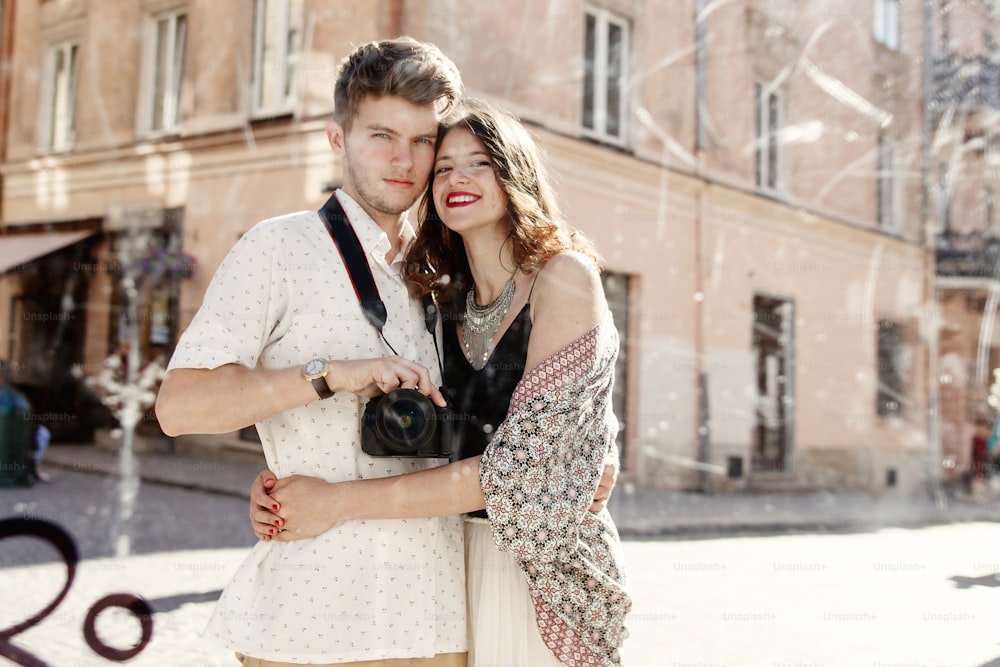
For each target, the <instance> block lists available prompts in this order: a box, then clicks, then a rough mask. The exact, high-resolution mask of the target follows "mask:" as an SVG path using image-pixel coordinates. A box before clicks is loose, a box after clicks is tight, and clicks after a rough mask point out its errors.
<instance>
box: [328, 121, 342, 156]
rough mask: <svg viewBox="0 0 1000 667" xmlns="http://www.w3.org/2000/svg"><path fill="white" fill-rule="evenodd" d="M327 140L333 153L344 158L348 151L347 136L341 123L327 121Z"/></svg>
mask: <svg viewBox="0 0 1000 667" xmlns="http://www.w3.org/2000/svg"><path fill="white" fill-rule="evenodd" d="M326 139H327V141H329V142H330V148H332V149H333V152H334V153H336V154H337V155H338V156H340V157H343V156H344V153H345V152H346V150H347V135H346V133H345V132H344V128H343V127H341V126H340V123H338V122H337V121H335V120H328V121H326Z"/></svg>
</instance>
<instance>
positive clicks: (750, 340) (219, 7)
mask: <svg viewBox="0 0 1000 667" xmlns="http://www.w3.org/2000/svg"><path fill="white" fill-rule="evenodd" d="M8 1H9V0H8ZM5 4H6V3H5ZM14 4H15V5H16V11H15V12H14V19H13V20H14V23H15V25H14V32H15V33H16V34H17V35H18V39H17V41H16V43H15V45H14V53H13V62H14V64H15V66H14V68H13V70H12V76H11V96H10V98H9V99H10V102H11V104H10V118H9V123H8V128H7V133H6V138H7V144H6V145H7V155H6V157H5V158H4V160H3V164H2V168H0V171H2V174H3V179H4V180H3V183H4V190H3V196H2V206H3V208H2V210H3V224H2V227H0V242H2V243H4V244H6V245H5V246H0V248H5V250H4V253H8V249H9V250H10V252H11V253H13V252H14V250H15V249H16V250H17V256H14V255H13V254H5V257H8V256H9V257H10V260H8V263H9V266H6V267H5V273H4V278H3V279H2V280H0V304H2V307H0V357H5V358H6V359H7V360H8V362H9V363H10V364H11V365H12V367H14V368H16V369H18V371H19V373H20V375H19V380H20V382H21V383H22V384H27V385H35V386H37V387H38V389H37V393H38V394H39V396H40V397H42V398H46V396H47V398H46V400H48V401H49V404H50V405H53V406H65V407H53V408H51V410H52V412H53V414H61V413H60V411H61V410H64V411H65V414H66V415H67V419H66V421H67V422H74V423H75V422H85V421H86V420H85V419H83V418H82V415H83V414H85V413H84V412H83V410H84V407H85V406H84V403H85V399H86V396H82V397H81V396H80V392H77V393H76V394H75V395H73V396H70V393H71V389H72V386H71V385H72V382H70V381H67V383H66V385H65V387H64V389H63V393H62V394H60V395H59V396H58V397H55V396H52V395H51V394H53V390H51V389H43V388H51V387H52V386H55V385H57V384H58V383H59V382H61V380H59V379H57V378H61V377H62V374H64V370H65V368H66V367H68V366H69V365H72V364H74V363H75V364H80V365H81V366H82V367H83V369H84V370H85V371H87V370H88V369H90V370H93V369H95V368H97V367H99V365H100V363H101V362H102V360H103V359H104V358H105V357H106V356H107V355H108V354H109V353H110V352H111V351H112V350H114V349H115V348H116V346H117V345H118V343H119V341H121V340H123V339H125V338H126V337H127V336H126V334H129V335H131V334H132V333H133V332H136V331H138V332H139V340H140V342H141V347H142V354H143V357H144V358H146V359H149V358H153V357H155V356H156V355H168V354H169V352H170V350H171V348H172V345H173V344H174V342H175V340H176V337H177V335H178V333H179V331H181V330H183V327H184V326H185V325H186V324H187V322H189V321H190V319H191V317H192V316H193V314H194V312H195V310H196V309H197V307H198V305H199V304H200V301H201V298H202V295H203V294H204V291H205V288H206V286H207V284H208V281H209V280H210V278H211V275H212V272H213V271H214V269H215V268H216V267H217V266H218V264H219V262H220V261H221V259H222V257H223V256H224V255H225V253H226V251H227V250H228V249H229V248H230V247H231V246H232V244H233V243H234V242H235V241H236V239H238V238H239V236H240V235H241V234H242V233H243V232H245V231H246V230H247V229H249V228H250V227H251V226H252V225H253V224H254V223H255V222H257V221H258V220H261V219H264V218H267V217H269V216H273V215H276V214H280V213H283V212H288V211H293V210H300V209H306V208H318V207H319V206H320V205H321V204H322V202H323V201H324V199H325V198H326V196H327V194H328V191H329V189H330V187H332V186H333V185H335V184H336V183H337V182H338V181H339V179H340V178H341V175H340V173H341V171H340V170H341V168H342V165H340V164H339V163H338V162H337V161H336V160H335V159H334V157H333V155H332V153H331V151H330V150H329V147H328V145H327V142H326V137H325V122H326V119H327V117H328V116H329V114H330V112H331V110H332V88H333V80H334V76H335V72H336V66H337V63H338V61H339V60H340V59H341V58H342V57H343V56H344V55H345V54H346V53H348V52H349V51H350V50H351V49H352V48H353V47H354V46H355V45H357V44H359V43H361V42H364V41H368V40H371V39H378V38H384V37H389V36H394V35H398V34H408V35H411V36H413V37H415V38H417V39H423V40H427V41H431V42H434V43H436V44H437V45H438V46H440V47H441V49H442V50H443V51H444V52H445V53H446V54H447V55H449V56H450V57H451V58H452V59H454V60H455V62H456V63H457V64H458V66H459V67H460V69H461V70H462V73H463V78H464V79H465V82H466V86H467V89H468V92H469V93H470V94H473V95H476V96H480V97H485V98H487V99H490V100H492V101H495V102H497V103H499V104H500V105H502V106H504V107H506V108H508V109H510V110H511V111H513V112H514V113H516V114H517V115H518V116H519V117H520V118H521V119H522V120H523V121H524V122H525V123H526V124H527V125H528V127H529V129H530V130H531V132H532V133H533V134H534V136H535V137H536V138H537V139H538V141H539V143H540V144H541V145H542V147H543V148H544V150H545V152H546V154H547V158H548V160H549V162H550V164H551V166H552V168H553V170H554V172H555V174H556V176H557V179H556V181H557V189H558V194H559V197H560V200H561V203H562V205H563V208H564V210H565V212H566V214H567V216H568V218H569V219H570V221H571V222H572V223H573V224H574V225H576V226H577V227H579V228H580V229H582V230H583V231H584V232H586V233H587V234H588V235H590V236H591V237H592V238H594V240H595V241H596V243H597V245H598V247H599V249H600V250H601V252H602V254H603V255H604V258H605V260H606V268H607V271H606V276H605V285H606V290H607V294H608V297H609V301H610V302H611V304H612V307H613V309H614V310H615V314H616V321H617V323H618V326H619V327H620V329H621V330H622V333H623V336H622V340H623V348H622V356H621V361H620V368H619V374H618V379H617V397H616V409H617V411H618V412H619V415H620V418H621V421H622V424H623V427H624V428H623V432H622V435H621V438H620V444H621V447H622V451H623V459H624V473H623V478H622V483H623V484H625V485H631V484H634V485H635V486H636V487H637V488H643V489H685V490H704V491H758V490H790V491H793V490H812V489H822V488H834V489H851V490H864V491H872V492H880V493H881V492H886V493H904V494H911V493H922V492H925V491H926V490H927V489H928V488H931V487H933V486H935V485H936V484H937V483H938V481H939V480H940V479H942V472H941V471H942V460H943V458H944V456H943V450H942V446H941V442H942V430H944V431H947V429H943V427H942V425H941V423H940V419H939V418H938V414H939V412H938V409H937V404H938V394H939V392H941V391H942V388H941V385H940V383H939V382H938V381H937V378H938V377H939V374H938V366H939V350H938V333H937V332H938V330H939V328H940V326H939V325H940V322H941V317H942V316H941V315H940V314H939V310H938V308H937V306H936V302H935V299H936V295H937V294H938V291H939V288H937V287H936V284H935V254H936V253H935V247H936V246H935V243H936V237H937V232H938V230H937V228H936V227H935V225H936V224H937V222H936V218H934V216H932V215H931V214H930V213H929V212H928V211H931V210H932V209H933V207H934V206H936V205H937V204H936V203H934V202H936V201H937V198H936V196H934V197H933V198H930V197H931V195H934V193H933V192H930V189H929V188H928V186H927V183H928V182H929V181H928V178H929V177H928V174H929V173H930V170H929V169H928V164H929V161H928V155H929V154H930V153H931V150H930V148H929V147H930V146H931V141H930V139H931V132H930V131H929V126H928V114H927V113H925V107H926V106H927V104H926V103H925V102H926V99H925V97H926V96H925V89H926V86H927V80H928V74H929V72H928V68H927V67H925V65H924V64H925V62H929V61H928V60H927V58H926V56H927V54H928V53H929V52H930V51H929V50H930V49H932V48H933V47H934V44H935V42H934V41H933V40H932V39H929V38H928V37H927V35H928V32H927V30H926V28H927V27H928V26H929V25H932V24H933V25H938V26H939V25H940V20H939V19H935V18H934V16H935V15H937V14H940V11H941V7H940V6H939V4H938V3H927V4H926V5H924V4H921V3H903V2H900V1H899V0H895V1H893V0H875V1H872V0H846V1H843V2H833V1H832V0H831V1H829V2H809V3H801V2H793V1H791V0H739V1H729V2H719V1H717V2H710V1H709V0H586V1H585V0H551V1H550V2H546V3H537V2H533V1H531V0H511V1H510V2H506V3H471V2H470V3H458V2H455V1H454V0H379V1H377V2H361V1H357V2H348V1H333V0H212V1H208V0H108V1H107V2H101V3H97V2H87V1H85V0H19V1H17V2H15V3H14ZM968 4H976V3H968ZM930 6H933V7H932V8H933V11H928V7H930ZM984 6H985V4H984ZM963 25H964V24H963ZM952 30H953V31H959V32H960V31H965V30H967V31H970V32H974V31H977V30H978V31H979V33H977V34H981V33H982V24H978V25H976V24H972V23H970V24H968V25H965V26H964V27H959V26H958V25H955V26H954V27H952ZM932 36H933V35H932ZM935 120H936V121H940V117H935ZM934 148H935V150H937V149H939V148H940V147H939V146H935V147H934ZM929 193H930V194H929ZM956 210H957V209H956ZM137 235H138V236H139V237H140V238H141V239H142V243H143V247H142V248H141V249H140V250H139V251H138V253H139V255H140V256H143V253H147V254H148V253H151V252H153V250H156V251H158V252H161V253H166V254H168V255H169V256H178V257H182V256H185V255H190V256H193V257H194V258H196V260H197V270H196V271H195V272H194V275H193V277H191V278H190V279H182V278H179V277H178V276H176V275H170V274H167V275H145V276H144V277H143V279H142V281H141V285H140V288H141V296H142V303H143V304H144V305H143V309H142V310H141V312H140V314H139V315H138V316H137V317H136V316H133V317H128V316H125V315H123V313H124V312H126V311H125V310H124V308H123V297H122V296H121V294H120V292H121V290H120V283H121V277H122V273H123V271H124V268H123V266H122V263H123V261H125V260H123V259H122V257H127V256H126V255H122V249H123V248H124V247H125V246H126V245H127V239H132V238H135V237H136V236H137ZM18 244H19V245H18ZM50 246H51V249H50ZM43 251H44V252H43ZM8 304H9V305H8ZM966 352H967V350H965V349H964V348H963V349H962V350H961V351H960V352H959V354H960V356H961V355H964V354H965V353H966ZM949 353H950V352H949ZM60 355H62V356H60ZM963 359H964V357H963ZM46 391H47V392H48V394H46ZM43 395H44V396H43ZM56 398H59V399H60V400H62V401H63V402H62V403H58V402H57V401H56ZM78 426H79V429H78V430H82V431H86V430H87V427H88V424H86V423H82V424H79V425H78ZM147 426H148V428H149V429H150V430H151V431H152V432H155V423H154V424H149V425H147ZM69 430H71V429H67V431H69ZM67 437H68V436H67ZM238 439H239V436H238V434H232V435H231V436H229V437H227V438H223V440H224V441H226V442H234V441H237V440H238ZM960 465H961V461H959V460H957V459H956V460H955V462H954V466H960Z"/></svg>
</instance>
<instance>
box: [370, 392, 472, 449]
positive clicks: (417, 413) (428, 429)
mask: <svg viewBox="0 0 1000 667" xmlns="http://www.w3.org/2000/svg"><path fill="white" fill-rule="evenodd" d="M453 420H454V416H453V413H452V411H451V410H449V409H448V408H439V407H438V406H436V405H434V403H433V401H431V399H429V398H427V397H426V396H424V395H423V394H421V393H420V392H419V391H416V390H414V389H396V390H395V391H391V392H389V393H388V394H386V395H385V396H377V397H375V398H373V399H371V400H369V401H368V405H367V406H366V407H365V413H364V415H363V416H362V417H361V450H362V451H363V452H365V453H366V454H368V455H370V456H412V457H421V458H437V459H446V458H451V450H452V442H453V439H454V437H453V433H454V424H453Z"/></svg>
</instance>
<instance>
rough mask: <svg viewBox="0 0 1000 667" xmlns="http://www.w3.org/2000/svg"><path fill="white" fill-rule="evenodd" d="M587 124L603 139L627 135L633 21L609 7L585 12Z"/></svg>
mask: <svg viewBox="0 0 1000 667" xmlns="http://www.w3.org/2000/svg"><path fill="white" fill-rule="evenodd" d="M584 24H585V25H584V40H583V43H584V57H583V63H584V71H583V127H584V128H585V129H586V130H587V131H588V134H592V135H594V136H596V137H599V138H602V139H608V140H611V141H614V142H622V141H624V138H625V95H626V80H627V76H628V54H629V24H628V22H627V21H626V20H625V19H623V18H622V17H620V16H617V15H615V14H612V13H611V12H610V11H608V10H606V9H595V8H590V9H587V10H586V12H585V16H584Z"/></svg>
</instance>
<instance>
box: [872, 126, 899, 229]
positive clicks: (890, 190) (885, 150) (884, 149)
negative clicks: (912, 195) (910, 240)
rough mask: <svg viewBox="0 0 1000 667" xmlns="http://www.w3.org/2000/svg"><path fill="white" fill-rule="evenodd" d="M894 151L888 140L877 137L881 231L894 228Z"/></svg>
mask: <svg viewBox="0 0 1000 667" xmlns="http://www.w3.org/2000/svg"><path fill="white" fill-rule="evenodd" d="M894 168H895V149H894V147H893V145H892V144H891V143H890V142H889V140H888V139H887V138H886V137H885V136H883V135H881V134H880V135H879V138H878V167H877V169H878V172H877V174H876V182H877V184H878V226H879V228H881V229H886V230H890V231H892V230H894V229H895V226H896V179H895V175H894Z"/></svg>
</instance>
